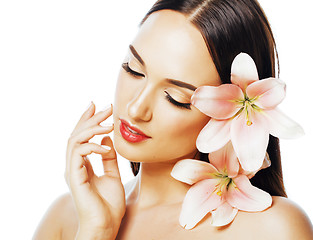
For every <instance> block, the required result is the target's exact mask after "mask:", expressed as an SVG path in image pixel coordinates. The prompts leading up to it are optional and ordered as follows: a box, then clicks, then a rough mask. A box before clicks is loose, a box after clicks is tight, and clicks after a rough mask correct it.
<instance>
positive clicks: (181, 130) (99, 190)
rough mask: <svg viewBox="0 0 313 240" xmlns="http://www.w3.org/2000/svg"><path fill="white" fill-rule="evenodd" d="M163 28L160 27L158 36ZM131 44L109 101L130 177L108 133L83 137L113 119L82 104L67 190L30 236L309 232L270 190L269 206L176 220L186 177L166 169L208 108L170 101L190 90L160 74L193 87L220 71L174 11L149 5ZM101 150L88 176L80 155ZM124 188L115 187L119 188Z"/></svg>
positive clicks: (297, 235)
mask: <svg viewBox="0 0 313 240" xmlns="http://www.w3.org/2000/svg"><path fill="white" fill-rule="evenodd" d="M164 36H166V37H164ZM131 45H132V46H133V47H134V49H136V51H137V53H138V54H139V56H140V58H141V59H142V60H144V62H145V64H142V63H141V61H139V59H138V57H135V56H134V53H133V52H131V51H129V52H128V54H127V56H126V58H125V60H124V62H125V61H127V62H128V63H129V67H130V68H131V69H132V70H134V71H135V72H137V73H140V75H138V76H134V75H131V74H130V73H129V72H127V71H125V70H124V69H121V71H120V74H119V78H118V83H117V88H116V94H115V96H116V98H115V102H114V111H113V119H114V147H115V149H116V151H117V152H118V153H119V154H121V155H122V156H123V157H125V158H126V159H129V160H131V161H137V162H141V170H140V172H139V174H138V175H137V177H136V178H135V179H134V180H133V181H131V182H130V183H128V184H127V185H126V186H124V187H123V185H122V183H121V179H120V175H119V171H118V166H117V162H116V153H115V149H114V147H113V144H112V141H111V139H110V138H109V137H108V136H105V137H104V138H103V140H102V142H101V145H104V146H105V145H106V146H110V147H111V150H106V149H105V148H103V147H101V146H100V145H97V144H95V143H91V142H89V140H90V139H91V138H92V137H93V136H94V135H101V134H108V133H110V132H111V131H112V130H113V127H102V126H100V123H101V122H103V121H105V120H106V119H107V118H108V117H109V116H110V115H112V108H109V109H107V110H105V111H101V112H98V113H95V106H94V104H91V106H90V108H89V109H88V110H87V111H86V112H85V113H84V114H83V116H82V117H81V119H80V121H79V122H78V124H77V126H76V127H75V129H74V131H73V134H72V135H71V137H70V139H69V141H68V148H67V167H66V174H65V177H66V180H67V183H68V185H69V189H70V194H66V195H64V196H61V197H60V198H59V199H57V200H56V201H55V202H54V204H53V205H52V206H51V207H50V209H49V210H48V212H47V213H46V215H45V217H44V218H43V220H42V221H41V224H40V225H39V227H38V229H37V231H36V233H35V236H34V239H36V240H37V239H45V240H49V239H84V240H89V239H123V240H138V239H154V240H157V239H163V240H164V239H171V240H172V239H182V240H184V239H221V240H223V239H229V238H230V236H231V238H232V239H249V240H250V239H256V240H257V239H283V240H289V239H290V240H294V239H301V240H309V239H313V231H312V225H311V223H310V220H309V219H308V217H307V216H306V215H305V213H304V212H303V211H302V210H301V209H300V208H299V207H298V206H297V205H295V204H294V203H292V202H291V201H290V200H288V199H286V198H282V197H273V206H272V207H271V208H269V209H268V210H266V211H263V212H258V213H246V212H241V211H240V212H239V213H238V215H237V216H236V218H235V220H234V221H233V223H231V224H230V225H229V226H226V227H223V228H214V227H212V226H211V225H210V215H209V214H208V216H207V217H206V218H204V219H203V220H202V221H201V222H200V223H199V224H198V225H197V226H196V227H195V228H194V229H192V230H185V229H183V228H182V227H181V226H180V225H179V222H178V219H179V214H180V210H181V204H182V201H183V199H184V196H185V195H186V192H187V191H188V189H189V185H187V184H184V183H182V182H179V181H176V180H175V179H174V178H172V177H171V176H170V172H171V170H172V168H173V166H174V164H175V163H176V162H177V161H178V160H180V159H184V158H197V157H198V156H197V149H196V146H195V141H196V138H197V136H198V134H199V132H200V130H201V129H202V128H203V127H204V125H205V124H206V123H207V122H208V121H209V118H208V117H207V116H206V115H204V114H202V113H201V112H200V111H199V110H198V109H196V108H194V107H193V106H191V108H190V109H186V108H181V107H177V106H175V105H173V103H171V102H169V101H168V100H167V99H166V94H170V95H171V97H172V98H174V99H175V100H176V101H178V102H182V103H188V102H190V97H191V95H192V90H188V89H185V88H183V87H179V86H177V85H173V84H171V83H169V82H168V81H167V80H166V78H171V79H176V80H179V81H182V82H184V83H188V84H192V85H194V86H195V87H199V86H202V85H213V86H216V85H219V84H220V80H219V76H218V74H217V71H216V69H215V67H214V64H213V61H212V58H211V56H210V55H209V53H208V51H207V48H206V45H205V42H204V40H203V38H202V36H201V34H200V32H199V31H198V30H197V29H196V28H195V27H194V26H193V25H192V24H190V22H189V21H188V19H186V17H185V16H184V15H182V14H180V13H177V12H173V11H169V10H162V11H159V12H156V13H153V14H152V15H151V16H150V17H149V18H148V19H147V20H146V22H145V23H144V24H143V25H142V26H141V28H140V30H139V32H138V34H137V36H136V38H135V39H134V40H133V42H132V43H131ZM120 118H122V119H124V120H127V121H128V122H130V123H131V124H133V125H135V126H136V127H137V128H139V129H141V130H142V131H143V132H144V133H145V134H146V135H149V136H150V137H151V138H149V139H147V140H145V141H144V142H140V143H130V142H127V141H126V140H125V139H123V138H122V136H121V134H120V132H119V124H120V121H119V119H120ZM90 153H97V154H100V155H101V156H102V159H103V160H102V162H103V167H104V171H105V175H104V176H101V177H97V176H96V175H94V173H93V171H92V167H91V165H90V163H89V161H88V158H87V157H86V156H87V155H88V154H90ZM124 189H125V193H124Z"/></svg>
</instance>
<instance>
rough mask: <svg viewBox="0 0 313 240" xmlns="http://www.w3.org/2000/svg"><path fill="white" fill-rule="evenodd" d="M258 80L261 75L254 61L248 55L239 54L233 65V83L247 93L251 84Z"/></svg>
mask: <svg viewBox="0 0 313 240" xmlns="http://www.w3.org/2000/svg"><path fill="white" fill-rule="evenodd" d="M257 80H259V75H258V70H257V68H256V65H255V63H254V61H253V59H252V58H251V57H250V56H249V55H248V54H246V53H240V54H238V55H237V56H236V57H235V59H234V61H233V63H232V65H231V82H232V83H234V84H236V85H238V86H239V87H240V88H241V89H242V90H243V91H245V89H246V87H247V86H248V85H249V84H251V83H253V82H255V81H257Z"/></svg>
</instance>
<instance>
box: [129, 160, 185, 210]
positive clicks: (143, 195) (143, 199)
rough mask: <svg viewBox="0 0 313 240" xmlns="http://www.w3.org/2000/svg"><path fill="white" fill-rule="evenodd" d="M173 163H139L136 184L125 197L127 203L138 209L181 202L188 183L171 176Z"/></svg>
mask: <svg viewBox="0 0 313 240" xmlns="http://www.w3.org/2000/svg"><path fill="white" fill-rule="evenodd" d="M175 163H176V162H174V163H169V162H158V163H141V165H140V171H139V173H138V175H137V177H136V184H135V185H134V188H133V191H132V192H131V194H130V195H129V197H128V199H127V202H128V204H131V205H135V206H136V207H138V208H139V209H145V208H150V207H153V206H159V205H171V204H181V203H182V201H183V200H184V198H185V195H186V193H187V191H188V190H189V188H190V185H188V184H185V183H183V182H180V181H178V180H176V179H174V178H173V177H172V176H171V171H172V169H173V167H174V165H175Z"/></svg>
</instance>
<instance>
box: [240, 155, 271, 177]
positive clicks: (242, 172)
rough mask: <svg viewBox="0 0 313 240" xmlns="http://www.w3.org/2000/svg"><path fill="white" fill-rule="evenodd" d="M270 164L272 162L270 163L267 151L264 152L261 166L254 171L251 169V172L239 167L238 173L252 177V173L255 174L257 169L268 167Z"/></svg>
mask: <svg viewBox="0 0 313 240" xmlns="http://www.w3.org/2000/svg"><path fill="white" fill-rule="evenodd" d="M271 164H272V163H271V160H270V157H269V155H268V153H266V154H265V158H264V161H263V164H262V166H261V168H260V169H258V170H255V171H253V172H248V171H245V170H243V169H242V168H241V169H240V170H239V173H238V174H243V175H246V176H247V177H248V178H249V179H251V178H253V177H254V175H255V174H256V173H257V172H258V171H260V170H262V169H265V168H268V167H270V166H271Z"/></svg>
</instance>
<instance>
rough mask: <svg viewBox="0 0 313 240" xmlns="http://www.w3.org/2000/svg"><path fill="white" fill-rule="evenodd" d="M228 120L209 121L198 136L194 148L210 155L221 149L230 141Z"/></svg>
mask: <svg viewBox="0 0 313 240" xmlns="http://www.w3.org/2000/svg"><path fill="white" fill-rule="evenodd" d="M230 126H231V121H230V120H215V119H213V118H211V120H210V121H209V122H208V123H207V124H206V125H205V126H204V128H203V129H202V130H201V132H200V133H199V135H198V138H197V141H196V146H197V148H198V150H199V151H200V152H203V153H210V152H214V151H216V150H218V149H220V148H221V147H223V146H224V145H225V144H226V143H227V142H228V141H229V140H230Z"/></svg>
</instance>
